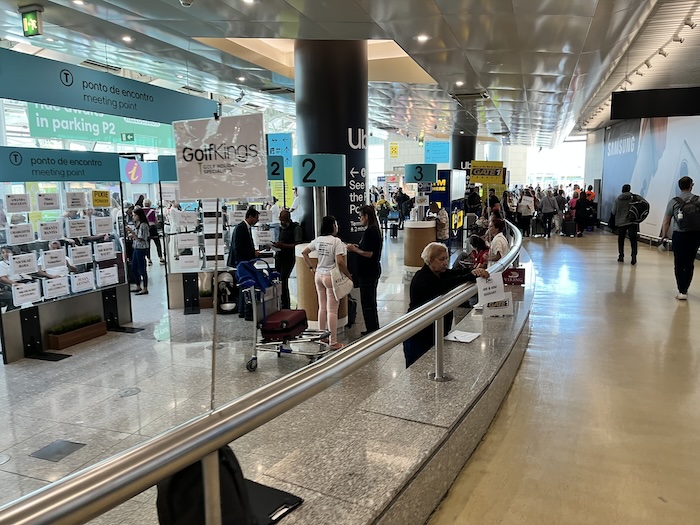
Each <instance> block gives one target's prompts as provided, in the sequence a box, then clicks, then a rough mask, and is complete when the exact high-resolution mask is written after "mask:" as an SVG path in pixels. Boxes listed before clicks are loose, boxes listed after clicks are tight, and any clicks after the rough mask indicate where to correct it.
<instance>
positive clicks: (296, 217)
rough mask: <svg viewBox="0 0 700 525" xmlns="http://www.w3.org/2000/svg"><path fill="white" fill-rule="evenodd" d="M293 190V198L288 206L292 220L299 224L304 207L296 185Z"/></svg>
mask: <svg viewBox="0 0 700 525" xmlns="http://www.w3.org/2000/svg"><path fill="white" fill-rule="evenodd" d="M293 190H294V200H293V201H292V206H291V208H289V211H290V213H291V214H292V222H298V223H299V224H301V219H302V216H303V214H304V208H303V206H302V203H301V199H300V198H299V190H298V189H297V188H296V187H295V188H294V189H293Z"/></svg>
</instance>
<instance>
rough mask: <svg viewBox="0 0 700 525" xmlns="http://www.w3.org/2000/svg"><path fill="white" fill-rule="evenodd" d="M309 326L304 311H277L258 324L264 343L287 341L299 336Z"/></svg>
mask: <svg viewBox="0 0 700 525" xmlns="http://www.w3.org/2000/svg"><path fill="white" fill-rule="evenodd" d="M308 326H309V324H308V322H307V320H306V312H305V311H304V310H278V311H276V312H274V313H271V314H270V315H268V316H267V317H266V318H265V320H264V321H262V322H261V323H260V334H261V335H262V338H263V340H264V341H288V340H290V339H294V338H295V337H297V336H299V335H301V334H302V333H303V332H304V331H305V330H306V329H307V328H308Z"/></svg>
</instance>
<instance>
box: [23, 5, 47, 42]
mask: <svg viewBox="0 0 700 525" xmlns="http://www.w3.org/2000/svg"><path fill="white" fill-rule="evenodd" d="M42 26H43V24H42V23H41V13H40V12H39V11H27V12H26V13H22V31H23V32H24V36H37V35H41V34H42V33H43V32H44V28H43V27H42Z"/></svg>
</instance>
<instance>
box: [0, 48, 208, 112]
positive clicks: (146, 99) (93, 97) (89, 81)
mask: <svg viewBox="0 0 700 525" xmlns="http://www.w3.org/2000/svg"><path fill="white" fill-rule="evenodd" d="M28 79H29V80H28ZM0 98H7V99H11V100H24V101H26V102H34V103H36V104H49V105H53V106H61V107H65V108H73V109H81V110H84V111H93V112H96V113H106V114H108V115H117V116H121V117H132V118H138V119H142V120H148V121H152V122H164V123H167V124H170V123H172V122H173V121H175V120H187V119H193V118H202V117H205V116H209V115H213V114H214V112H215V111H216V110H217V104H216V102H215V101H213V100H209V99H205V98H201V97H194V96H192V95H186V94H184V93H178V92H177V91H172V90H169V89H165V88H161V87H157V86H152V85H150V84H145V83H143V82H138V81H136V80H130V79H128V78H123V77H119V76H116V75H112V74H109V73H102V72H99V71H93V70H91V69H88V68H85V67H81V66H74V65H70V64H65V63H63V62H57V61H55V60H49V59H46V58H41V57H36V56H31V55H25V54H23V53H18V52H16V51H10V50H7V49H0ZM30 118H31V115H30Z"/></svg>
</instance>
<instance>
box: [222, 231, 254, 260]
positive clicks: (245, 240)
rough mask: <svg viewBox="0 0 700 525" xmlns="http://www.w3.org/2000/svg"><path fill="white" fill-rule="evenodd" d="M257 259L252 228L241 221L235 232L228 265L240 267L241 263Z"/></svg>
mask: <svg viewBox="0 0 700 525" xmlns="http://www.w3.org/2000/svg"><path fill="white" fill-rule="evenodd" d="M251 259H255V246H254V245H253V236H252V234H251V233H250V227H249V226H248V223H247V222H245V221H241V222H240V223H238V226H236V229H235V230H233V242H232V243H231V250H230V251H229V254H228V261H227V262H226V264H227V265H228V266H231V267H236V266H238V263H239V262H242V261H250V260H251Z"/></svg>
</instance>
